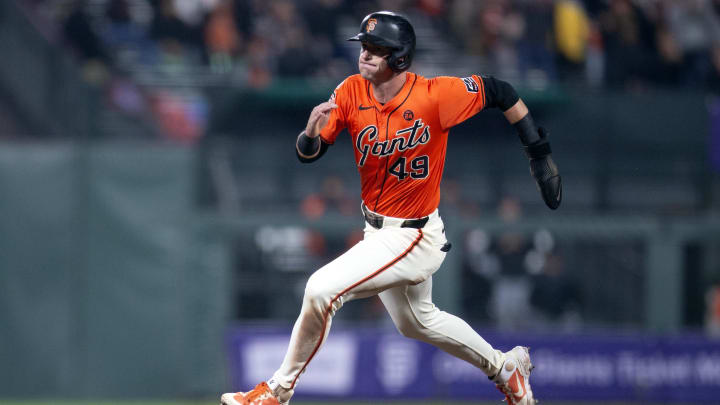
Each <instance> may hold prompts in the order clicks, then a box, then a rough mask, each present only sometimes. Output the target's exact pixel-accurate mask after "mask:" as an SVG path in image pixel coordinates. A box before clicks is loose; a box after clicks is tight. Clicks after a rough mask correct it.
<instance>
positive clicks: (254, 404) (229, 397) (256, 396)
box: [220, 381, 280, 405]
mask: <svg viewBox="0 0 720 405" xmlns="http://www.w3.org/2000/svg"><path fill="white" fill-rule="evenodd" d="M220 405H280V402H278V400H277V398H275V395H274V394H273V392H272V390H271V389H270V387H269V386H268V385H267V383H266V382H265V381H263V382H261V383H260V384H258V385H256V386H255V388H253V390H252V391H248V392H236V393H234V394H233V393H227V394H223V395H222V396H221V397H220Z"/></svg>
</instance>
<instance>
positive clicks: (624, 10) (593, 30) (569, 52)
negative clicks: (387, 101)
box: [26, 0, 720, 88]
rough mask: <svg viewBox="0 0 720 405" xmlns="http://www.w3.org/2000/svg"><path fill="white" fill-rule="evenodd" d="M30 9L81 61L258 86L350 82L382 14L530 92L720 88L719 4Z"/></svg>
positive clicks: (219, 0) (577, 0)
mask: <svg viewBox="0 0 720 405" xmlns="http://www.w3.org/2000/svg"><path fill="white" fill-rule="evenodd" d="M26 1H28V2H32V3H33V4H34V5H35V6H36V9H39V10H41V12H42V13H44V14H46V15H48V16H50V17H51V19H52V20H53V21H56V22H57V23H58V26H59V27H60V28H59V29H60V31H61V32H62V34H63V36H64V38H65V40H66V41H67V43H68V44H69V45H70V46H71V47H72V48H73V49H74V50H75V51H76V53H77V54H78V55H79V57H81V58H83V59H86V60H94V61H100V62H102V63H106V64H110V65H114V66H119V67H123V68H127V69H132V68H137V67H139V66H143V67H153V66H161V65H162V66H166V67H167V66H171V67H173V68H174V69H175V70H183V69H189V68H190V69H191V68H194V67H208V68H209V70H210V71H211V72H214V73H224V74H230V73H232V74H233V75H232V77H233V78H236V79H237V80H240V81H241V82H242V83H244V84H246V85H248V86H253V87H264V86H267V85H268V84H270V83H271V82H272V80H273V79H274V78H276V77H321V78H327V79H329V80H333V79H338V78H342V77H343V76H345V75H347V74H349V73H352V72H353V71H354V60H355V58H356V54H357V49H355V48H356V47H355V48H353V47H351V46H348V44H347V43H346V42H345V41H344V39H345V38H346V37H347V35H346V34H348V33H352V32H353V31H354V30H357V27H358V26H359V22H360V19H361V18H362V17H363V16H364V15H365V14H366V13H368V12H370V11H374V10H378V9H389V10H397V11H400V12H403V13H405V14H406V15H408V16H409V17H410V19H411V21H413V22H414V23H415V26H416V30H417V31H418V33H421V34H422V35H419V37H420V38H419V44H418V52H419V53H420V54H422V53H423V52H425V53H426V54H425V55H424V56H425V57H426V59H432V55H431V54H430V55H428V54H427V53H432V49H426V48H424V45H423V41H424V40H425V39H426V38H433V40H434V41H440V42H442V43H443V44H444V45H446V46H447V47H449V48H450V49H452V51H453V52H454V53H455V54H456V55H472V56H477V57H478V60H480V61H482V62H481V63H480V64H478V66H463V68H465V70H467V73H470V72H476V71H478V70H479V69H481V68H484V69H488V70H490V73H493V74H496V75H499V76H503V77H506V78H508V79H515V80H519V81H523V82H526V83H530V84H533V83H539V84H542V83H546V82H548V81H549V82H553V81H573V82H582V83H587V84H590V85H608V86H637V85H644V84H651V85H652V84H659V85H682V86H684V85H689V86H705V85H707V86H713V87H714V88H717V87H718V86H719V84H718V83H720V74H718V72H720V23H719V19H720V18H719V17H720V0H486V1H475V0H449V1H443V0H356V1H349V0H295V1H291V0H26ZM443 57H446V55H445V54H443ZM445 62H447V61H445ZM421 73H422V72H421ZM480 73H487V72H484V71H483V72H480Z"/></svg>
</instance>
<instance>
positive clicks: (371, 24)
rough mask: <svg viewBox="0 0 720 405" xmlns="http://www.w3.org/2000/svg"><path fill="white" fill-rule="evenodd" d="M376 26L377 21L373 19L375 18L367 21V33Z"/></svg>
mask: <svg viewBox="0 0 720 405" xmlns="http://www.w3.org/2000/svg"><path fill="white" fill-rule="evenodd" d="M376 24H377V19H375V18H371V19H369V20H368V23H367V32H370V31H372V30H374V29H375V25H376Z"/></svg>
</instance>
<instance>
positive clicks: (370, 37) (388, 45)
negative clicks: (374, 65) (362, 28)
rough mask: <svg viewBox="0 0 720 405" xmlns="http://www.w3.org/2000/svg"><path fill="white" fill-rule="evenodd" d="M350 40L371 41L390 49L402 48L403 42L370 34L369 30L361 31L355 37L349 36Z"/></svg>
mask: <svg viewBox="0 0 720 405" xmlns="http://www.w3.org/2000/svg"><path fill="white" fill-rule="evenodd" d="M347 40H348V41H360V42H369V43H371V44H373V45H378V46H384V47H385V48H390V49H402V44H400V43H398V42H395V41H390V40H387V39H385V38H382V37H379V36H377V35H373V34H368V33H367V32H361V33H359V34H357V35H355V36H354V37H351V38H348V39H347Z"/></svg>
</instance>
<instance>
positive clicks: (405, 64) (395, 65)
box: [388, 45, 412, 72]
mask: <svg viewBox="0 0 720 405" xmlns="http://www.w3.org/2000/svg"><path fill="white" fill-rule="evenodd" d="M411 52H412V48H411V47H410V46H407V45H406V46H403V48H402V49H400V50H398V51H393V52H392V53H391V54H390V57H389V58H388V66H390V69H392V70H393V72H403V71H405V70H407V69H408V68H410V63H411V61H412V55H411Z"/></svg>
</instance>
